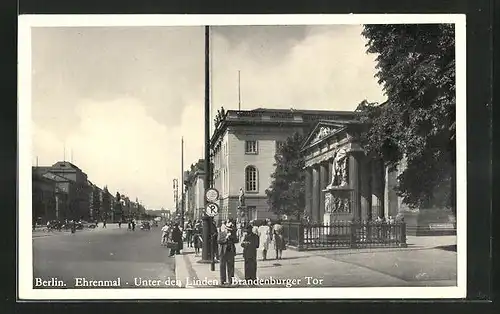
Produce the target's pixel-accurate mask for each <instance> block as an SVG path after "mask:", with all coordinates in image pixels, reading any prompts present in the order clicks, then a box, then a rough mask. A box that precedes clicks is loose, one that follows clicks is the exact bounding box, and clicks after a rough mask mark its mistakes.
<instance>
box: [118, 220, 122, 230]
mask: <svg viewBox="0 0 500 314" xmlns="http://www.w3.org/2000/svg"><path fill="white" fill-rule="evenodd" d="M121 227H122V220H121V219H120V220H118V228H121Z"/></svg>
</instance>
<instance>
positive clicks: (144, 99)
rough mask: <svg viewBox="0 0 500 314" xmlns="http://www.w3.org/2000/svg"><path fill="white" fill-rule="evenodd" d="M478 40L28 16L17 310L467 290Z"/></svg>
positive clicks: (361, 18) (439, 24)
mask: <svg viewBox="0 0 500 314" xmlns="http://www.w3.org/2000/svg"><path fill="white" fill-rule="evenodd" d="M465 28H466V26H465V15H437V14H432V15H396V14H395V15H390V14H389V15H354V14H351V15H58V16H55V15H54V16H51V15H31V16H30V15H24V16H20V17H19V139H18V142H19V181H18V182H19V203H18V204H19V208H18V218H19V219H18V221H19V222H18V223H19V226H18V230H19V234H18V238H19V242H18V243H19V246H18V257H19V258H18V261H19V265H18V266H19V267H18V289H19V290H18V292H19V299H20V300H81V299H84V300H97V299H165V300H167V299H173V300H180V299H204V300H207V299H290V298H291V299H340V298H342V299H360V298H362V299H400V298H463V297H465V296H466V256H467V248H466V226H467V221H466V211H467V208H466V204H467V200H466V182H467V181H466V156H465V151H466V146H465V145H466V127H465V121H466V114H465V112H466V111H465V109H466V102H465V101H466V95H465V81H466V73H465V46H466V38H465ZM231 288H233V289H231Z"/></svg>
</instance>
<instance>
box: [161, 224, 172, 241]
mask: <svg viewBox="0 0 500 314" xmlns="http://www.w3.org/2000/svg"><path fill="white" fill-rule="evenodd" d="M169 231H170V228H169V226H168V223H165V225H164V226H163V227H162V228H161V245H166V244H167V240H168V233H169Z"/></svg>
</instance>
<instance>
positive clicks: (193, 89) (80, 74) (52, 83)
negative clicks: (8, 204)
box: [32, 25, 385, 209]
mask: <svg viewBox="0 0 500 314" xmlns="http://www.w3.org/2000/svg"><path fill="white" fill-rule="evenodd" d="M361 31H362V26H356V25H333V26H314V27H307V26H288V27H285V26H238V27H234V26H223V27H214V28H213V29H212V41H211V44H212V52H211V56H212V112H213V113H215V112H217V110H218V109H220V107H221V106H224V108H226V109H237V108H238V70H240V71H241V98H242V109H245V110H248V109H254V108H258V107H266V108H286V109H289V108H295V109H325V110H354V109H355V108H356V106H357V104H359V103H360V102H361V101H362V100H363V99H368V100H370V101H378V102H382V101H384V100H385V96H383V93H382V90H381V87H380V86H379V85H378V84H377V80H376V79H375V78H374V74H375V62H374V58H375V56H374V55H368V54H366V47H365V46H364V45H365V43H366V40H365V38H364V37H363V36H361ZM32 71H33V81H32V115H33V117H32V119H33V149H34V151H33V164H35V161H36V157H37V156H38V163H39V165H52V164H54V163H55V162H56V161H59V160H62V159H63V157H64V147H66V160H70V159H71V151H72V152H73V163H74V164H76V165H77V166H78V167H80V168H81V169H82V170H83V171H84V172H85V173H87V175H88V177H89V180H91V181H92V182H93V183H94V184H97V185H98V186H100V187H103V186H104V185H107V186H108V188H109V190H110V191H111V193H113V194H115V193H116V192H117V191H118V192H120V193H124V194H126V195H127V196H129V197H130V198H131V199H133V200H135V198H136V197H138V198H139V200H141V201H142V203H143V204H144V205H145V206H146V207H147V208H149V209H159V208H161V207H165V208H166V209H172V208H173V206H174V203H173V191H172V180H173V179H174V178H180V176H181V157H180V155H181V154H180V143H181V137H182V136H183V137H184V142H185V147H184V168H185V169H188V168H189V165H190V164H191V163H193V162H195V161H197V160H198V159H199V158H203V142H204V133H203V130H204V128H203V108H204V27H195V26H191V27H72V28H54V27H52V28H33V29H32ZM212 118H213V117H212ZM212 120H213V119H211V122H212Z"/></svg>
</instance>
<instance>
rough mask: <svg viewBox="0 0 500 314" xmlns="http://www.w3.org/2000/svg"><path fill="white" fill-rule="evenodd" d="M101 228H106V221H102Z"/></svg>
mask: <svg viewBox="0 0 500 314" xmlns="http://www.w3.org/2000/svg"><path fill="white" fill-rule="evenodd" d="M102 227H103V228H106V219H104V220H103V221H102ZM106 229H107V228H106Z"/></svg>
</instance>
